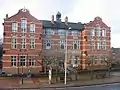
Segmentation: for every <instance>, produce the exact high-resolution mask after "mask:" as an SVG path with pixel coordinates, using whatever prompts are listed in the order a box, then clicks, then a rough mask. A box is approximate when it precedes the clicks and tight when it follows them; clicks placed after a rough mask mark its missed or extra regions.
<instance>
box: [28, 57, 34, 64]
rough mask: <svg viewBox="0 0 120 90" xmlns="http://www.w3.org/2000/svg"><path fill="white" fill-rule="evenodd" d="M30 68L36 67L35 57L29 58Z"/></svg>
mask: <svg viewBox="0 0 120 90" xmlns="http://www.w3.org/2000/svg"><path fill="white" fill-rule="evenodd" d="M29 66H35V57H34V56H29Z"/></svg>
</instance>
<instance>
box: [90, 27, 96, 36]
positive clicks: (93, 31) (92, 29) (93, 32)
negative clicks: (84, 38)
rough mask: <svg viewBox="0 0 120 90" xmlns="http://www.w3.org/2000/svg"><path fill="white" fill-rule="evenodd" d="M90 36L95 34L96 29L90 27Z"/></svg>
mask: <svg viewBox="0 0 120 90" xmlns="http://www.w3.org/2000/svg"><path fill="white" fill-rule="evenodd" d="M90 36H95V30H94V28H91V29H90Z"/></svg>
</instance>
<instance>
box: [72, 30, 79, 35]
mask: <svg viewBox="0 0 120 90" xmlns="http://www.w3.org/2000/svg"><path fill="white" fill-rule="evenodd" d="M71 33H72V36H78V35H79V32H78V31H72V32H71Z"/></svg>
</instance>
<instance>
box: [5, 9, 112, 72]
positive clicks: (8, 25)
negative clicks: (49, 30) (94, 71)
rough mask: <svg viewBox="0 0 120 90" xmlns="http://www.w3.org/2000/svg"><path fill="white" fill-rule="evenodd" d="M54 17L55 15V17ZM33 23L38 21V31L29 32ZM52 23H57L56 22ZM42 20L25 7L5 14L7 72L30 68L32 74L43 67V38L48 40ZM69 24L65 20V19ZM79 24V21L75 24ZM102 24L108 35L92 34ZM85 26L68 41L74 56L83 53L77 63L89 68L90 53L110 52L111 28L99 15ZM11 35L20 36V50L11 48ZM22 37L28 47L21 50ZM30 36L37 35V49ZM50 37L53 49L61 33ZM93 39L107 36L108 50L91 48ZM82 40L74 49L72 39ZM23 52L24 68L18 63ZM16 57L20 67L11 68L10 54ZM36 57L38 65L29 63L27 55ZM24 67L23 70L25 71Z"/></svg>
mask: <svg viewBox="0 0 120 90" xmlns="http://www.w3.org/2000/svg"><path fill="white" fill-rule="evenodd" d="M22 18H25V19H26V20H27V32H26V33H24V34H23V33H21V27H20V25H21V19H22ZM52 19H53V18H52ZM12 22H17V23H18V31H17V32H12ZM30 23H34V24H35V33H30V32H29V29H30V27H29V25H30ZM51 23H54V22H53V21H52V22H51ZM43 24H44V23H43V21H42V20H37V19H36V18H35V17H33V16H32V15H31V14H30V12H29V11H28V10H26V11H25V12H24V11H22V9H20V10H19V12H18V13H17V14H15V15H13V16H12V17H8V16H6V18H5V19H4V23H3V26H4V43H3V50H4V54H3V70H5V72H8V73H26V72H27V71H28V70H29V69H30V70H31V72H33V73H35V72H36V73H37V72H39V71H41V70H42V65H41V64H40V62H41V61H42V60H41V59H40V56H39V55H38V54H39V51H40V50H42V49H44V48H43V47H42V46H43V44H44V42H43V40H44V39H46V37H44V38H43V37H42V36H44V35H43V30H44V28H43ZM65 24H66V22H65ZM76 24H77V23H76ZM97 24H99V25H100V28H101V30H102V28H105V29H106V37H102V36H101V35H100V36H99V37H97V36H93V37H91V36H90V28H94V29H95V30H96V25H97ZM82 25H84V30H82V31H80V32H79V36H78V37H75V36H71V35H68V36H67V39H68V41H67V43H68V51H69V52H70V53H74V55H75V56H80V60H81V64H80V65H79V66H78V68H79V69H87V66H88V65H87V60H88V56H90V55H95V56H97V55H106V56H107V55H108V54H109V52H110V44H111V42H110V38H111V36H110V27H108V26H107V25H106V24H105V23H104V22H103V21H102V19H101V18H100V17H96V18H95V19H94V21H91V22H89V23H87V24H82ZM54 30H55V31H57V30H56V29H54ZM12 36H16V37H17V49H11V37H12ZM22 36H25V38H26V49H25V50H21V49H20V39H21V37H22ZM30 36H34V37H35V49H29V39H30ZM50 38H51V40H52V41H54V44H53V46H52V49H58V42H59V40H60V36H58V35H52V36H51V37H50ZM91 38H93V39H94V40H96V39H97V38H99V39H100V40H102V38H104V39H106V49H105V50H102V49H100V50H97V49H96V45H95V49H94V50H91V49H90V46H89V45H90V39H91ZM76 39H78V40H80V48H79V50H73V49H72V42H73V41H74V40H76ZM21 54H24V55H25V56H26V58H27V59H26V60H27V61H26V66H24V67H21V66H19V60H20V58H19V55H21ZM14 55H15V56H17V66H15V67H12V66H11V56H14ZM31 55H32V56H35V60H36V62H35V66H32V67H31V66H29V63H28V58H29V56H31ZM69 59H70V55H68V64H70V60H69ZM100 65H101V64H99V65H98V64H97V66H99V67H100ZM22 69H23V70H22Z"/></svg>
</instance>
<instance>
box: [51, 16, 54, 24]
mask: <svg viewBox="0 0 120 90" xmlns="http://www.w3.org/2000/svg"><path fill="white" fill-rule="evenodd" d="M51 23H52V24H54V15H52V20H51Z"/></svg>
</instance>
